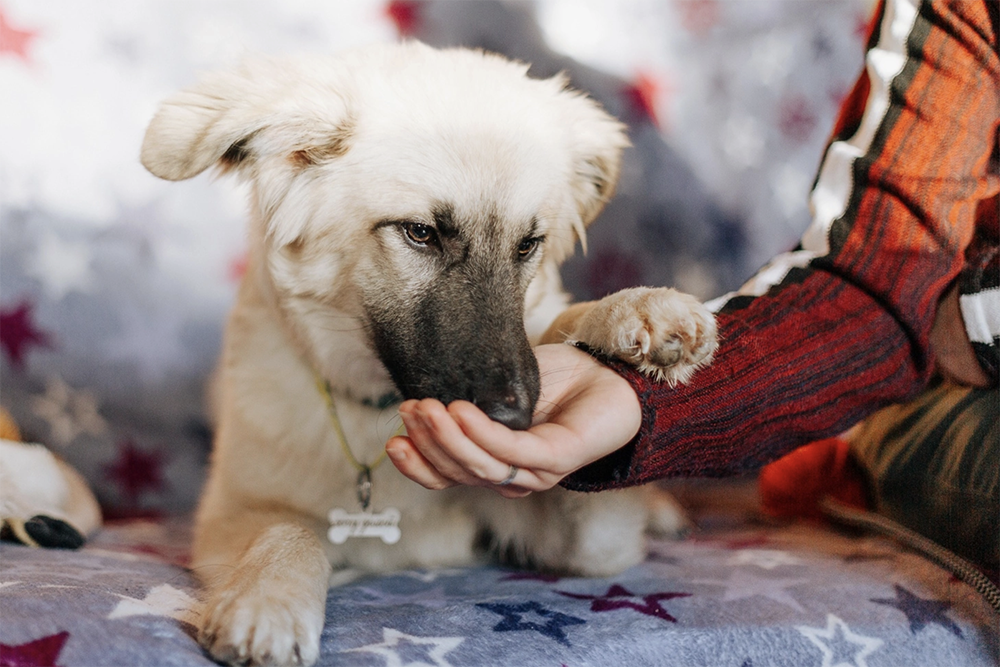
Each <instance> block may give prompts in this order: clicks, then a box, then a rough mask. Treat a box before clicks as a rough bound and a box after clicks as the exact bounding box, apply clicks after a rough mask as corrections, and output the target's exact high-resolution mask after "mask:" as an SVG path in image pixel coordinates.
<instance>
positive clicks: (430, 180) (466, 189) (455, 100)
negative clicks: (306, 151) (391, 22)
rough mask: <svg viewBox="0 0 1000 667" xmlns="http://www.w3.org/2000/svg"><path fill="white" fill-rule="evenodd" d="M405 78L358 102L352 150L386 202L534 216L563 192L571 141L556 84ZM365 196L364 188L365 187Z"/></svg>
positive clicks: (475, 214)
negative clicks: (551, 86) (553, 86)
mask: <svg viewBox="0 0 1000 667" xmlns="http://www.w3.org/2000/svg"><path fill="white" fill-rule="evenodd" d="M419 83H420V82H419V81H408V82H407V83H406V85H400V86H397V87H388V88H386V89H382V90H379V91H377V92H375V93H371V94H369V95H367V96H364V97H362V98H361V99H359V100H358V105H357V107H356V111H357V113H356V117H355V123H354V127H353V129H352V138H351V141H350V148H349V150H348V151H347V155H346V156H345V157H346V158H347V160H348V161H349V162H353V163H355V164H356V166H357V168H358V169H357V172H358V173H359V174H361V175H362V176H361V177H362V178H364V179H366V181H367V182H366V183H365V189H366V191H367V192H369V193H371V189H372V188H373V187H374V188H375V189H376V190H377V191H378V192H375V193H372V196H373V198H375V199H378V200H380V203H383V204H386V205H392V206H403V207H405V206H411V207H413V208H415V209H420V208H423V209H425V210H430V209H432V208H434V207H435V206H436V205H438V204H440V203H442V202H447V203H448V205H449V207H450V208H451V210H452V211H453V213H454V217H455V219H456V220H460V221H463V224H473V223H474V221H476V220H487V219H488V218H489V217H490V216H492V217H494V218H495V217H497V216H501V217H505V218H512V219H521V220H525V221H529V220H531V219H532V218H534V217H536V216H538V215H539V213H540V209H543V208H545V207H546V206H553V205H555V204H556V202H553V201H552V200H553V195H554V193H556V194H562V193H565V191H566V188H567V183H568V180H569V176H570V171H571V155H570V149H569V141H568V140H567V136H566V128H565V122H564V121H563V120H562V119H561V115H560V113H559V111H560V106H559V104H558V102H557V100H556V95H557V91H554V90H548V89H547V88H544V87H541V86H539V87H537V88H535V87H533V86H534V84H540V83H541V82H528V81H524V80H519V79H515V80H507V79H504V78H500V79H497V80H496V81H494V82H493V84H494V85H491V86H485V87H484V85H483V82H478V83H477V84H476V85H470V82H469V81H466V80H463V79H461V78H454V79H452V78H447V77H444V78H441V79H439V80H436V81H435V82H434V83H435V84H436V85H433V86H432V85H431V82H425V83H426V85H425V86H423V87H422V86H420V85H419ZM366 196H367V195H366Z"/></svg>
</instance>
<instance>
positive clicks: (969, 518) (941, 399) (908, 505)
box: [850, 383, 1000, 568]
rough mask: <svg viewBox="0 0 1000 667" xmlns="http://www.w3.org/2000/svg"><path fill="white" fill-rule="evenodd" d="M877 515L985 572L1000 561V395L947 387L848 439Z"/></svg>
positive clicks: (877, 417)
mask: <svg viewBox="0 0 1000 667" xmlns="http://www.w3.org/2000/svg"><path fill="white" fill-rule="evenodd" d="M850 439H851V450H852V452H853V454H854V455H855V456H856V458H857V460H858V462H859V463H860V464H861V466H862V468H863V469H864V470H865V471H866V472H867V474H868V475H869V478H870V482H871V484H872V490H873V491H874V495H875V499H876V503H877V507H876V511H877V512H879V513H880V514H883V515H885V516H888V517H889V518H891V519H894V520H895V521H897V522H899V523H901V524H903V525H904V526H906V527H908V528H910V529H912V530H915V531H917V532H919V533H921V534H923V535H925V536H927V537H929V538H931V539H932V540H934V541H935V542H938V543H939V544H941V545H942V546H945V547H947V548H949V549H951V550H952V551H954V552H956V553H958V554H959V555H962V556H965V557H966V558H968V559H970V560H973V561H975V562H977V563H980V564H983V565H986V566H987V567H991V568H996V567H997V565H998V563H1000V392H998V391H997V389H973V388H969V387H959V386H956V385H953V384H948V383H942V384H939V385H937V386H934V387H932V388H930V389H928V390H927V391H926V392H924V393H923V394H921V395H920V396H919V397H918V398H917V399H916V400H914V401H913V402H911V403H905V404H900V405H893V406H890V407H887V408H884V409H883V410H881V411H879V412H877V413H875V414H873V415H872V416H870V417H869V418H868V419H866V420H865V421H864V422H862V423H861V424H860V425H859V426H858V428H857V429H855V430H854V431H853V432H852V433H851V437H850Z"/></svg>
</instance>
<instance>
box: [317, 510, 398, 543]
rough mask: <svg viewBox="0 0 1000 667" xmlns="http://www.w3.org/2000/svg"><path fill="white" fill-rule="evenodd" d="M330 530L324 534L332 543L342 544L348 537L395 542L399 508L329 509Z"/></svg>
mask: <svg viewBox="0 0 1000 667" xmlns="http://www.w3.org/2000/svg"><path fill="white" fill-rule="evenodd" d="M328 518H329V519H330V530H329V531H327V533H326V536H327V539H329V540H330V541H331V542H333V543H334V544H343V543H344V542H346V541H347V538H349V537H379V538H382V541H383V542H385V543H386V544H395V543H396V542H398V541H399V538H400V535H402V533H401V532H400V530H399V510H398V509H396V508H395V507H387V508H385V509H384V510H383V511H381V512H355V513H353V514H349V513H348V512H347V511H346V510H344V509H341V508H339V507H336V508H334V509H332V510H330V514H329V516H328Z"/></svg>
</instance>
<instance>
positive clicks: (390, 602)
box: [358, 586, 447, 609]
mask: <svg viewBox="0 0 1000 667" xmlns="http://www.w3.org/2000/svg"><path fill="white" fill-rule="evenodd" d="M358 590H359V591H361V592H362V593H364V594H365V595H367V596H368V598H367V599H365V600H359V601H358V604H362V605H366V606H370V605H379V606H400V605H404V604H415V605H418V606H420V607H426V608H428V609H439V608H441V607H444V606H445V605H446V604H447V601H446V600H445V595H444V588H443V587H442V586H435V587H434V588H431V589H429V590H422V591H419V592H417V593H409V594H399V593H386V592H385V591H380V590H378V589H375V588H367V587H362V588H359V589H358Z"/></svg>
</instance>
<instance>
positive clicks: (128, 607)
mask: <svg viewBox="0 0 1000 667" xmlns="http://www.w3.org/2000/svg"><path fill="white" fill-rule="evenodd" d="M118 597H120V598H121V599H122V601H121V602H119V603H118V605H117V606H116V607H115V608H114V609H113V610H112V611H111V613H110V614H108V618H109V619H112V618H127V617H129V616H167V617H169V618H173V619H176V620H178V621H181V622H183V623H190V624H191V625H196V624H197V623H196V621H197V620H198V619H199V618H200V617H201V603H199V602H198V601H197V600H195V599H194V598H193V597H191V596H190V595H188V594H187V593H185V592H184V591H182V590H179V589H177V588H174V587H173V586H171V585H170V584H160V585H159V586H157V587H156V588H153V589H151V590H150V591H149V592H148V593H147V594H146V597H144V598H143V599H141V600H137V599H135V598H130V597H128V596H127V595H119V596H118Z"/></svg>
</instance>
